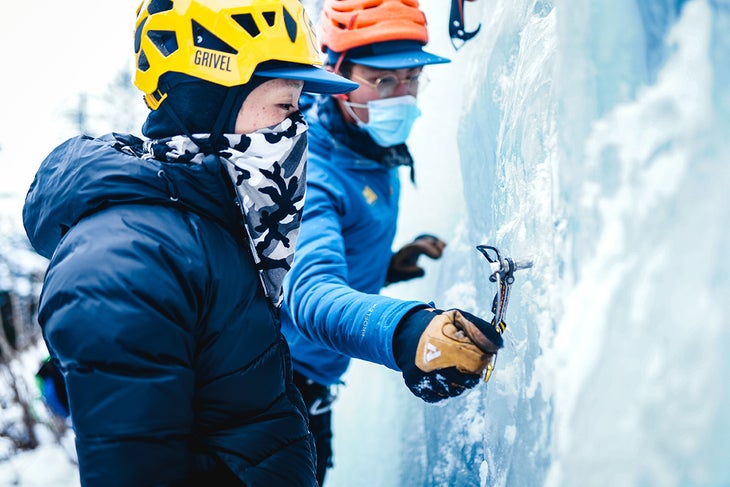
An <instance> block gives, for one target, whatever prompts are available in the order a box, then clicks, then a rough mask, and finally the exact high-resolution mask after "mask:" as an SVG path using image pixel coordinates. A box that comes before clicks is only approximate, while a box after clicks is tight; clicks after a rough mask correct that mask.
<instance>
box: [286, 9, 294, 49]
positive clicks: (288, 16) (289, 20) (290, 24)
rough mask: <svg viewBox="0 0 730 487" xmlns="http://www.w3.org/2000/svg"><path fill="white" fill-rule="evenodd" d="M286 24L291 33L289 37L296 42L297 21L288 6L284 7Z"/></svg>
mask: <svg viewBox="0 0 730 487" xmlns="http://www.w3.org/2000/svg"><path fill="white" fill-rule="evenodd" d="M284 25H285V26H286V33H287V34H289V39H291V41H292V42H294V40H295V39H296V38H297V21H296V20H294V17H292V16H291V14H290V13H289V11H288V10H287V9H286V8H284Z"/></svg>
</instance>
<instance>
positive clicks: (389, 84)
mask: <svg viewBox="0 0 730 487" xmlns="http://www.w3.org/2000/svg"><path fill="white" fill-rule="evenodd" d="M351 77H352V78H355V79H357V80H358V81H360V82H361V83H364V84H365V85H366V86H369V87H370V88H373V89H374V90H376V91H377V92H378V95H380V97H381V98H386V97H388V96H390V95H392V94H393V93H394V92H395V90H396V88H398V86H400V85H408V94H409V95H413V96H416V94H417V93H418V89H419V88H420V89H423V88H424V87H425V86H426V82H427V81H428V78H426V75H425V74H423V72H420V73H417V74H414V75H413V76H411V77H410V78H406V79H400V78H398V77H397V76H396V75H394V74H386V75H385V76H381V77H380V78H378V79H376V80H375V81H370V80H367V79H365V78H363V77H362V76H358V75H356V74H353V75H352V76H351Z"/></svg>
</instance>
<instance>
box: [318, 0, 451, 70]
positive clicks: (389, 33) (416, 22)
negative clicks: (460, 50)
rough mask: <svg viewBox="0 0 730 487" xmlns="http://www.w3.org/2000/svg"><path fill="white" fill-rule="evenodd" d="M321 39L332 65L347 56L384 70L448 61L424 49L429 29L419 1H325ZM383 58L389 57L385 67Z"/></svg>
mask: <svg viewBox="0 0 730 487" xmlns="http://www.w3.org/2000/svg"><path fill="white" fill-rule="evenodd" d="M319 39H320V43H321V45H322V51H323V52H325V53H326V54H327V55H328V59H329V60H330V64H335V63H333V62H331V61H332V60H333V59H337V58H338V57H339V59H340V61H341V60H342V58H343V57H344V54H345V53H347V56H346V58H347V59H349V60H350V61H352V62H355V63H358V64H366V65H370V66H372V67H381V68H383V69H393V68H398V67H411V66H421V65H425V64H437V63H444V62H449V60H448V59H445V58H442V57H439V56H435V55H433V54H430V53H426V52H425V51H423V50H422V49H421V48H422V46H424V45H426V43H427V42H428V30H427V29H426V15H425V14H424V13H423V12H422V11H421V10H420V9H419V7H418V0H325V1H324V6H323V7H322V12H321V16H320V20H319ZM383 55H386V56H387V57H388V58H389V61H388V62H386V63H384V64H383V63H381V62H380V58H381V57H382V56H383ZM374 56H378V59H375V58H374ZM370 61H373V62H372V63H370ZM381 64H382V65H381Z"/></svg>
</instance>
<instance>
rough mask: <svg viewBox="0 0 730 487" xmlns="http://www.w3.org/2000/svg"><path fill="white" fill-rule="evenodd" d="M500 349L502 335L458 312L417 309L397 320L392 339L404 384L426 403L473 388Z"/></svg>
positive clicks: (474, 318)
mask: <svg viewBox="0 0 730 487" xmlns="http://www.w3.org/2000/svg"><path fill="white" fill-rule="evenodd" d="M500 348H502V335H500V334H499V333H497V330H496V329H495V328H494V327H493V326H492V325H491V324H490V323H489V322H487V321H484V320H483V319H481V318H479V317H477V316H474V315H473V314H471V313H468V312H466V311H461V310H459V309H451V310H448V311H442V310H438V309H432V308H427V309H419V310H417V311H415V312H412V313H410V314H408V315H406V316H405V317H404V318H403V319H402V320H401V322H400V323H399V324H398V327H397V328H396V330H395V335H394V337H393V353H394V354H395V361H396V363H397V364H398V367H400V369H401V371H402V372H403V379H404V380H405V383H406V385H407V386H408V388H409V389H410V390H411V392H412V393H413V394H414V395H416V396H417V397H420V398H421V399H423V400H424V401H426V402H437V401H440V400H442V399H446V398H448V397H454V396H458V395H459V394H461V393H463V392H464V391H465V390H467V389H471V388H472V387H474V386H475V385H477V384H478V383H479V380H480V379H481V377H482V373H483V372H484V370H485V369H486V368H487V366H488V365H489V364H490V363H491V362H492V358H493V356H494V355H495V354H496V353H497V351H498V350H499V349H500Z"/></svg>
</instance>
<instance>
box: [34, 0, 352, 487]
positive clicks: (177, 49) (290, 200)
mask: <svg viewBox="0 0 730 487" xmlns="http://www.w3.org/2000/svg"><path fill="white" fill-rule="evenodd" d="M221 5H224V2H212V1H209V0H193V1H192V2H187V3H184V2H167V1H156V0H151V1H147V2H145V3H144V4H143V5H142V6H141V8H140V10H139V12H138V18H137V32H136V38H135V51H136V59H137V69H136V74H135V84H136V85H137V87H139V88H140V89H141V90H142V91H143V92H144V94H145V100H146V101H147V104H148V106H149V107H150V108H151V109H152V111H151V112H150V114H149V116H148V118H147V120H146V122H145V124H144V126H143V128H142V132H143V134H144V135H145V136H146V138H145V139H140V138H137V137H135V136H131V135H120V134H111V135H108V136H104V137H102V138H98V139H94V138H90V137H85V136H80V137H76V138H73V139H71V140H69V141H67V142H65V143H64V144H62V145H61V146H59V147H58V148H57V149H55V150H54V151H53V152H52V153H51V154H50V155H49V156H48V157H47V158H46V160H45V161H44V162H43V163H42V165H41V167H40V169H39V170H38V173H37V175H36V177H35V180H34V182H33V184H32V186H31V188H30V190H29V192H28V195H27V199H26V204H25V207H24V223H25V227H26V231H27V233H28V236H29V238H30V240H31V242H32V244H33V246H34V247H35V249H36V250H37V251H38V252H39V253H40V254H41V255H43V256H46V257H48V258H49V259H50V264H49V268H48V272H47V275H46V278H45V282H44V287H43V292H42V297H41V306H40V312H39V321H40V323H41V326H42V328H43V336H44V339H45V341H46V344H47V346H48V349H49V351H50V353H51V356H52V359H53V361H54V363H55V364H56V365H58V367H59V369H60V370H61V371H62V372H63V375H64V379H65V382H66V388H67V391H68V399H69V406H70V410H71V415H72V419H73V427H74V430H75V433H76V447H77V452H78V459H79V470H80V476H81V483H82V485H85V486H103V487H110V486H130V485H140V486H141V485H155V486H157V485H186V486H188V485H216V486H226V485H245V486H267V487H270V486H287V487H289V486H306V487H311V486H314V485H316V480H315V472H314V449H313V442H312V437H311V434H310V433H309V431H308V429H307V420H306V413H305V412H304V405H303V402H302V398H301V395H300V394H299V392H298V391H297V389H296V387H294V385H293V382H292V373H291V361H290V356H289V352H288V348H287V345H286V342H285V340H284V338H283V336H282V335H281V333H280V323H279V321H278V306H279V305H280V300H281V281H282V278H283V275H284V273H285V272H286V270H287V269H288V268H289V263H290V262H291V259H292V253H293V250H294V244H295V242H296V237H297V232H298V226H299V220H300V215H301V209H302V204H303V193H304V185H303V182H304V178H305V163H306V147H307V135H306V130H307V124H306V122H305V121H304V119H303V117H302V115H301V113H300V112H299V111H298V99H299V95H300V93H301V91H302V90H306V91H309V92H322V93H338V92H344V91H348V90H351V89H353V88H354V87H356V86H357V85H356V84H355V83H352V82H350V81H347V80H345V79H343V78H341V77H339V76H336V75H334V74H331V73H328V72H326V71H324V70H322V69H320V68H318V67H316V66H315V65H316V64H319V63H320V60H319V56H318V52H317V50H316V48H315V47H313V46H315V44H314V38H313V33H312V30H311V26H310V24H309V21H308V20H307V19H306V16H305V13H304V10H303V8H302V6H301V4H300V3H299V2H298V0H248V1H242V2H232V3H231V4H230V5H229V6H221ZM261 10H264V11H265V12H268V11H270V12H274V13H275V14H276V18H277V19H278V20H276V21H275V22H269V21H268V20H266V19H265V18H264V17H262V16H260V15H259V13H258V12H259V11H261ZM241 19H249V20H250V22H249V21H243V20H241ZM251 22H254V24H253V25H252V24H251ZM254 28H255V29H258V35H257V36H254V37H252V36H251V35H249V34H248V33H247V29H248V30H251V29H254ZM261 46H266V47H267V49H263V48H262V47H261ZM236 53H238V54H236ZM252 53H253V54H252ZM223 68H225V69H223Z"/></svg>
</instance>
